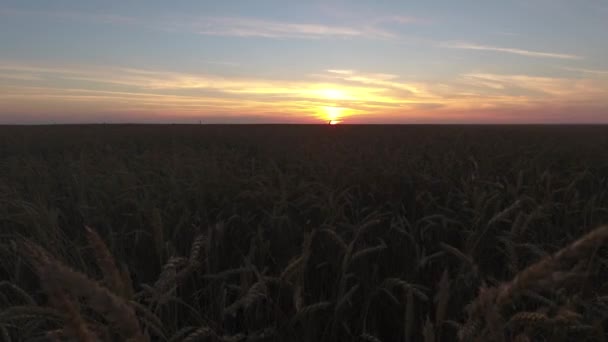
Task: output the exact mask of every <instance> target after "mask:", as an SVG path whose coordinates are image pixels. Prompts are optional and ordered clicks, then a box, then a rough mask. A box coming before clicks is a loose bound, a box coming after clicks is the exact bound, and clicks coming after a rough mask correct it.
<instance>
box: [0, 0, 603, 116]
mask: <svg viewBox="0 0 608 342" xmlns="http://www.w3.org/2000/svg"><path fill="white" fill-rule="evenodd" d="M607 33H608V0H579V1H570V0H510V1H504V0H501V1H494V0H487V1H481V0H477V1H472V0H460V1H454V0H443V1H440V0H428V1H413V0H399V1H397V0H395V1H389V0H368V1H363V0H350V1H347V0H324V1H321V0H317V1H315V0H308V1H292V0H257V1H256V0H234V1H231V0H222V1H220V0H217V1H216V0H214V1H207V0H182V1H180V0H175V1H158V0H122V1H115V0H104V1H87V0H53V1H44V0H40V1H35V0H0V124H46V123H125V122H134V123H137V122H141V123H170V122H173V123H201V122H202V123H327V122H329V121H332V123H338V122H340V123H352V124H361V123H608V43H607V40H606V34H607Z"/></svg>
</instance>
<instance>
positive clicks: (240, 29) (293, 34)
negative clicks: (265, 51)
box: [173, 17, 396, 39]
mask: <svg viewBox="0 0 608 342" xmlns="http://www.w3.org/2000/svg"><path fill="white" fill-rule="evenodd" d="M173 25H174V26H175V27H176V28H180V27H181V28H183V26H184V25H183V24H179V23H174V24H173ZM185 25H186V29H190V30H192V31H193V32H195V33H198V34H202V35H214V36H229V37H262V38H298V39H317V38H324V37H332V38H376V39H392V38H395V37H396V36H395V35H394V34H393V33H391V32H389V31H386V30H384V29H381V28H378V27H374V26H369V27H363V28H356V27H350V26H339V25H325V24H318V23H291V22H281V21H272V20H265V19H254V18H242V17H223V18H215V17H213V18H204V19H199V20H198V21H195V22H193V21H186V24H185Z"/></svg>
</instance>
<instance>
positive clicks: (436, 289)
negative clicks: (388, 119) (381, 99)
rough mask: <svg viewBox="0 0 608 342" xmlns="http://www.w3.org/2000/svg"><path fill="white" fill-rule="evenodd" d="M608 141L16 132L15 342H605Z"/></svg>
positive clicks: (98, 128) (209, 130)
mask: <svg viewBox="0 0 608 342" xmlns="http://www.w3.org/2000/svg"><path fill="white" fill-rule="evenodd" d="M606 224H608V127H604V126H339V125H338V126H331V127H330V126H306V125H302V126H281V125H253V126H238V125H236V126H220V125H218V126H213V125H210V126H206V125H198V126H194V125H192V126H185V125H184V126H180V125H164V126H160V125H159V126H154V125H150V126H137V125H92V126H37V127H8V126H5V127H0V234H1V236H2V238H1V239H0V255H1V257H0V341H134V342H135V341H138V342H139V341H188V342H193V341H226V342H228V341H235V342H236V341H294V342H313V341H328V342H329V341H373V342H375V341H384V342H391V341H403V342H411V341H425V342H432V341H605V337H604V335H605V331H606V329H608V325H607V323H608V282H607V280H608V277H607V275H608V269H607V267H608V249H607V248H606V246H607V243H606V242H607V240H608V226H606Z"/></svg>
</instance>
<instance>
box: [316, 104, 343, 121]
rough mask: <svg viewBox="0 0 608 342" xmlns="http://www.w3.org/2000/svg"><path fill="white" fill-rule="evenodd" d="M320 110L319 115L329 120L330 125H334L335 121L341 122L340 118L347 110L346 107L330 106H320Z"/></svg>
mask: <svg viewBox="0 0 608 342" xmlns="http://www.w3.org/2000/svg"><path fill="white" fill-rule="evenodd" d="M321 110H322V113H321V117H322V118H323V119H325V121H329V123H330V125H335V124H337V123H340V122H342V121H343V120H342V119H343V118H344V116H345V115H346V112H347V109H346V108H343V107H332V106H326V107H322V108H321Z"/></svg>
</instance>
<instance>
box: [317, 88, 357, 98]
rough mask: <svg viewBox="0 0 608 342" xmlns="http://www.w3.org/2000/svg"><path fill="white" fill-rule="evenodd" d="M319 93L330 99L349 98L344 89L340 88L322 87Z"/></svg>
mask: <svg viewBox="0 0 608 342" xmlns="http://www.w3.org/2000/svg"><path fill="white" fill-rule="evenodd" d="M320 93H321V95H322V97H324V98H326V99H330V100H346V99H348V98H350V97H349V96H348V94H347V93H346V92H345V91H344V90H340V89H322V90H321V91H320Z"/></svg>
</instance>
